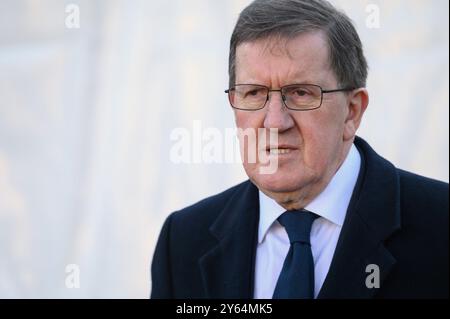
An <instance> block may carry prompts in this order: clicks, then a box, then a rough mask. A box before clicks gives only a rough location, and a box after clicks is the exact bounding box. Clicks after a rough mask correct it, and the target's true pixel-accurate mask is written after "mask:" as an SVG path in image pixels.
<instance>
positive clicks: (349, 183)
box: [258, 144, 361, 243]
mask: <svg viewBox="0 0 450 319" xmlns="http://www.w3.org/2000/svg"><path fill="white" fill-rule="evenodd" d="M360 166H361V156H360V154H359V152H358V150H357V149H356V146H355V145H354V144H353V145H352V146H351V148H350V151H349V153H348V154H347V157H346V158H345V160H344V162H343V163H342V165H341V167H340V168H339V169H338V171H337V172H336V174H335V175H334V176H333V178H332V179H331V181H330V183H328V185H327V187H325V189H324V190H323V191H322V192H321V193H320V194H319V195H318V196H317V197H316V198H314V199H313V201H312V202H311V203H309V204H308V205H307V206H306V207H305V209H306V210H309V211H311V212H313V213H315V214H317V215H319V216H320V217H323V218H325V219H327V220H329V221H331V222H332V223H334V224H336V225H338V226H342V224H343V223H344V219H345V215H346V214H347V208H348V205H349V203H350V199H351V197H352V193H353V189H354V188H355V185H356V181H357V179H358V174H359V170H360ZM259 212H260V213H259V215H260V216H259V228H258V243H261V242H262V241H263V240H264V237H265V236H266V233H267V231H268V230H269V228H270V227H271V226H272V224H273V223H274V222H275V221H276V220H277V218H278V217H280V215H281V214H283V213H284V212H285V209H284V208H283V207H282V206H280V205H279V204H278V203H277V202H276V201H275V200H273V199H272V198H270V197H268V196H267V195H266V194H264V193H263V192H261V191H259Z"/></svg>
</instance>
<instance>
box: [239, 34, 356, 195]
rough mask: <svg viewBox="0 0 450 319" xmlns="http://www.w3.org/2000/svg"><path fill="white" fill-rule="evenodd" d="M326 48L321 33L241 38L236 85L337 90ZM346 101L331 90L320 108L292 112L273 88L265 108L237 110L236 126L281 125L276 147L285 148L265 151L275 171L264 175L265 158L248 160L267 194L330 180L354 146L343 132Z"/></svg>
mask: <svg viewBox="0 0 450 319" xmlns="http://www.w3.org/2000/svg"><path fill="white" fill-rule="evenodd" d="M328 52H329V51H328V46H327V43H326V40H325V35H323V33H322V32H309V33H304V34H301V35H299V36H297V37H296V38H294V39H291V40H286V39H281V40H280V39H276V38H269V39H262V40H258V41H255V42H247V43H243V44H241V45H239V46H238V47H237V50H236V84H260V85H265V86H267V87H270V88H271V89H279V88H280V87H282V86H286V85H290V84H316V85H319V86H321V87H322V88H323V89H324V90H327V89H337V88H339V87H338V83H337V80H336V76H335V75H334V72H333V71H332V70H331V68H330V64H329V58H328ZM348 103H349V98H348V96H347V94H346V93H343V92H337V93H329V94H324V95H323V102H322V106H321V107H320V108H319V109H315V110H309V111H294V110H289V109H287V108H286V107H285V106H284V104H283V101H282V99H281V95H280V92H271V93H270V99H269V101H268V102H267V104H266V106H265V108H263V109H262V110H258V111H241V110H235V117H236V125H237V127H238V128H241V129H249V128H252V129H255V130H256V131H258V129H261V128H264V129H265V130H266V131H268V130H269V129H271V128H275V129H278V146H279V147H280V148H284V149H285V150H283V151H282V152H281V154H278V155H276V151H275V152H272V153H275V154H271V153H270V152H269V151H268V152H267V154H266V155H267V156H268V157H269V159H270V158H271V157H273V156H277V160H278V169H277V170H276V171H275V173H273V174H261V170H260V168H261V167H262V166H265V167H267V163H261V162H260V161H258V160H257V161H256V163H249V162H248V161H245V160H244V168H245V171H246V172H247V175H248V176H249V177H250V179H251V180H252V181H253V182H254V183H255V184H256V185H257V186H258V187H259V188H260V189H261V190H262V191H264V192H265V193H267V194H290V193H293V192H297V191H299V190H301V189H311V192H313V189H314V188H315V185H319V184H321V183H326V184H327V183H328V182H329V180H330V179H331V177H332V176H333V175H334V173H335V172H336V171H337V169H338V166H339V165H340V164H341V162H342V160H343V158H345V155H346V150H348V145H351V141H348V140H346V138H345V137H344V136H345V134H344V132H345V125H346V124H345V123H346V118H347V116H348V112H349V108H348ZM347 139H348V138H347ZM267 142H268V144H269V140H268V141H267ZM270 146H271V147H272V148H273V147H277V145H270ZM326 184H325V185H326ZM303 196H307V194H304V195H303ZM288 197H289V196H288ZM286 200H287V201H289V200H292V198H286Z"/></svg>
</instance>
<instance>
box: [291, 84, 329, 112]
mask: <svg viewBox="0 0 450 319" xmlns="http://www.w3.org/2000/svg"><path fill="white" fill-rule="evenodd" d="M282 94H283V97H284V99H285V103H286V105H287V106H288V107H289V108H290V109H296V110H309V109H315V108H318V107H320V103H321V100H322V89H321V88H320V87H319V86H316V85H289V86H286V87H284V88H283V91H282Z"/></svg>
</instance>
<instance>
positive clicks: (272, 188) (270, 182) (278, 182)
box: [251, 172, 301, 193]
mask: <svg viewBox="0 0 450 319" xmlns="http://www.w3.org/2000/svg"><path fill="white" fill-rule="evenodd" d="M251 180H252V182H253V183H254V184H255V185H256V186H257V187H258V188H259V189H260V190H261V191H263V192H264V193H267V192H270V193H291V192H295V191H297V190H298V189H299V187H301V186H300V185H299V184H300V183H299V181H300V180H301V178H300V177H299V178H295V177H294V176H293V175H292V174H289V173H286V174H283V173H280V172H278V173H275V174H267V175H263V174H258V175H257V176H255V177H254V178H251Z"/></svg>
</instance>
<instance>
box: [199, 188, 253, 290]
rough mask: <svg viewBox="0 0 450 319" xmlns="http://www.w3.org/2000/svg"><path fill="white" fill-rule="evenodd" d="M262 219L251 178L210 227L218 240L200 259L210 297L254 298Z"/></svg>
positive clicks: (204, 281)
mask: <svg viewBox="0 0 450 319" xmlns="http://www.w3.org/2000/svg"><path fill="white" fill-rule="evenodd" d="M258 222H259V199H258V189H257V188H256V187H255V186H254V185H253V184H252V183H251V182H250V181H247V182H245V183H243V184H241V186H240V187H239V188H238V189H237V190H236V191H235V192H234V194H233V195H232V196H231V198H230V199H229V201H228V203H227V204H226V205H225V207H224V209H223V210H222V212H221V214H220V215H219V217H218V218H217V219H216V221H215V222H214V224H213V225H212V226H211V227H210V232H211V234H212V235H213V236H214V237H215V238H216V239H217V240H218V243H217V245H216V246H215V247H214V248H212V249H211V250H210V251H208V252H207V253H206V254H205V255H204V256H202V258H201V259H200V260H199V266H200V269H201V273H202V279H203V285H204V287H205V291H206V296H207V298H228V299H235V298H236V299H237V298H252V297H253V296H252V295H253V280H254V279H253V278H254V269H255V253H256V245H257V232H258Z"/></svg>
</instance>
